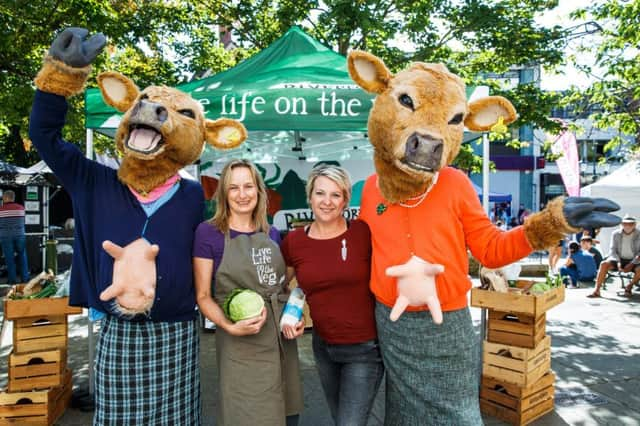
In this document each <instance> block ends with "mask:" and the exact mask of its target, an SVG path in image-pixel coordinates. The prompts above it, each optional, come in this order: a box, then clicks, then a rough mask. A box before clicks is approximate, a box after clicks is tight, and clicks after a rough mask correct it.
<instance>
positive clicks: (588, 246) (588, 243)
mask: <svg viewBox="0 0 640 426" xmlns="http://www.w3.org/2000/svg"><path fill="white" fill-rule="evenodd" d="M580 248H581V249H582V251H587V252H589V253H591V254H592V255H593V260H595V261H596V267H598V266H599V265H600V263H601V262H602V253H600V250H598V249H597V248H595V247H594V246H593V238H591V236H590V235H583V236H582V238H580Z"/></svg>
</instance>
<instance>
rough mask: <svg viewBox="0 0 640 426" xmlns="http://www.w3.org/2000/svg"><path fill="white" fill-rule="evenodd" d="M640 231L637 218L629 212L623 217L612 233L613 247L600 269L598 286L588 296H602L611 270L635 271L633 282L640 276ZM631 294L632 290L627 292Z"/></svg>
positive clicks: (597, 280)
mask: <svg viewBox="0 0 640 426" xmlns="http://www.w3.org/2000/svg"><path fill="white" fill-rule="evenodd" d="M639 255H640V231H639V230H638V229H636V219H635V218H634V217H632V216H630V215H628V214H626V215H625V216H624V217H623V218H622V224H621V225H620V228H618V229H616V230H615V231H613V233H612V234H611V248H610V251H609V257H607V258H606V259H605V260H604V261H603V262H602V263H600V268H599V269H598V277H597V278H596V288H595V290H594V291H593V293H591V294H589V295H588V296H587V297H591V298H594V297H600V287H602V284H603V283H604V280H605V279H606V278H607V274H608V273H609V271H623V272H631V271H634V277H633V278H632V282H634V280H635V282H637V279H636V277H638V278H640V257H639ZM625 295H630V292H625Z"/></svg>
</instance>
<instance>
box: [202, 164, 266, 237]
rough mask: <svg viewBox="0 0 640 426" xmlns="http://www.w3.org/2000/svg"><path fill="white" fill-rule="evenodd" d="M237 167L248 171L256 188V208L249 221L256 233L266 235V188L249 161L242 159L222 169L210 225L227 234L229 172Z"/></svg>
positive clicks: (229, 213) (258, 173)
mask: <svg viewBox="0 0 640 426" xmlns="http://www.w3.org/2000/svg"><path fill="white" fill-rule="evenodd" d="M237 167H246V168H247V169H249V172H250V173H251V177H252V178H253V182H254V183H255V184H256V187H257V188H258V202H257V204H256V207H255V208H254V209H253V213H252V215H251V219H252V220H253V225H254V226H255V228H256V232H265V233H267V234H268V233H269V229H270V226H269V222H267V205H268V199H267V187H266V185H265V184H264V180H262V175H261V174H260V172H259V171H258V169H257V168H256V166H254V164H253V163H252V162H251V161H249V160H244V159H237V160H231V161H229V162H228V163H227V164H225V165H224V167H223V168H222V172H221V173H220V181H219V183H218V188H217V189H216V193H215V194H214V198H215V200H216V212H215V214H214V215H213V218H211V223H212V224H213V225H215V226H216V228H218V229H219V230H220V231H221V232H223V233H225V234H226V233H228V232H229V218H230V216H231V210H230V208H229V200H228V195H229V185H230V182H231V171H232V170H233V169H235V168H237Z"/></svg>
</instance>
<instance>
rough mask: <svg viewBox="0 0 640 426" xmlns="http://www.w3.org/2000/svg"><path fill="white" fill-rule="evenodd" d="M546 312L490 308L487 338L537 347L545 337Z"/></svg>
mask: <svg viewBox="0 0 640 426" xmlns="http://www.w3.org/2000/svg"><path fill="white" fill-rule="evenodd" d="M546 317H547V316H546V314H542V315H540V316H539V317H538V318H536V317H534V316H531V315H524V314H513V313H510V312H502V311H496V310H493V309H490V310H489V319H488V321H487V340H488V341H490V342H492V343H505V344H507V345H513V346H522V347H524V348H531V349H533V348H535V347H536V346H537V345H538V343H540V341H541V340H542V339H543V338H544V336H545V330H546Z"/></svg>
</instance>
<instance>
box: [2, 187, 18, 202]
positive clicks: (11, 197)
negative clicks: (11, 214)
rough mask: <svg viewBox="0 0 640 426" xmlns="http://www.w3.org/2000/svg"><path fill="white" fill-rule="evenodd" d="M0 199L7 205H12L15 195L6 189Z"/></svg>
mask: <svg viewBox="0 0 640 426" xmlns="http://www.w3.org/2000/svg"><path fill="white" fill-rule="evenodd" d="M2 199H3V200H4V201H6V202H7V203H13V202H14V201H15V200H16V193H15V192H13V191H12V190H10V189H7V190H6V191H4V192H3V193H2Z"/></svg>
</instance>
